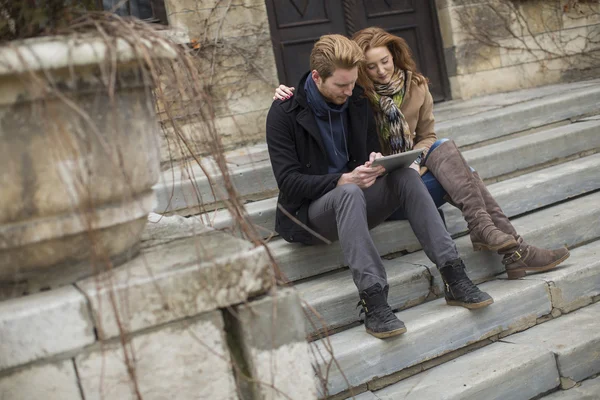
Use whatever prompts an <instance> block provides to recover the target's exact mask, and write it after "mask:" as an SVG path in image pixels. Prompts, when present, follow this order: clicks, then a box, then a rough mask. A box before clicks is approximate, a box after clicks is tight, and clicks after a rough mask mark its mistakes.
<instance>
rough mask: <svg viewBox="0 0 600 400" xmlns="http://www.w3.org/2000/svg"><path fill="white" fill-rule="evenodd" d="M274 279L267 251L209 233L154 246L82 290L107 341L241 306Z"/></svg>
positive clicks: (89, 281) (82, 285) (90, 281)
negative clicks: (195, 316)
mask: <svg viewBox="0 0 600 400" xmlns="http://www.w3.org/2000/svg"><path fill="white" fill-rule="evenodd" d="M271 280H272V269H271V264H270V261H269V259H268V257H267V254H266V250H265V249H264V248H263V247H256V248H253V246H252V244H251V243H249V242H245V241H243V240H240V239H237V238H234V237H232V236H230V235H227V234H225V233H223V232H217V231H210V232H206V233H204V234H201V235H197V236H193V237H188V238H185V239H181V240H176V241H174V242H171V243H168V244H166V245H162V246H156V247H152V248H150V249H148V250H147V251H144V252H142V253H141V254H140V255H139V256H138V257H136V258H135V259H134V260H132V261H130V262H128V263H126V264H124V265H123V266H121V268H119V269H116V270H114V271H111V272H108V273H104V274H102V275H99V276H96V277H93V278H89V279H86V280H83V281H81V282H78V283H77V286H78V287H79V288H80V289H81V291H83V292H84V293H85V295H86V296H87V297H88V299H89V301H90V304H91V307H92V311H93V316H94V320H95V323H96V326H97V330H98V335H99V336H100V337H101V338H102V339H106V338H111V337H115V336H118V335H119V333H120V329H123V330H124V331H125V332H135V331H138V330H140V329H144V328H149V327H152V326H156V325H159V324H164V323H167V322H170V321H174V320H178V319H182V318H186V317H191V316H194V315H198V314H200V313H203V312H206V311H210V310H214V309H215V308H219V307H227V306H230V305H233V304H237V303H241V302H243V301H245V300H246V299H247V298H248V296H250V295H252V294H256V293H261V292H263V291H264V290H266V289H267V288H268V287H269V286H270V285H271ZM117 316H118V319H117Z"/></svg>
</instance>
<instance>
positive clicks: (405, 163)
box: [372, 149, 423, 172]
mask: <svg viewBox="0 0 600 400" xmlns="http://www.w3.org/2000/svg"><path fill="white" fill-rule="evenodd" d="M421 153H423V149H417V150H410V151H405V152H404V153H398V154H394V155H391V156H385V157H382V158H378V159H377V160H375V161H373V164H372V165H373V166H374V167H375V166H377V165H383V167H384V168H385V170H386V172H392V171H394V170H396V169H398V168H406V167H410V164H412V163H413V162H414V161H415V160H416V159H417V158H418V157H419V155H421Z"/></svg>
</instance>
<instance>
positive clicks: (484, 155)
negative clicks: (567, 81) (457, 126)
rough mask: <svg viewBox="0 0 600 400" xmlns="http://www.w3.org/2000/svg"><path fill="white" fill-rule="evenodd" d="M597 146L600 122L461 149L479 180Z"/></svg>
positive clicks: (577, 123)
mask: <svg viewBox="0 0 600 400" xmlns="http://www.w3.org/2000/svg"><path fill="white" fill-rule="evenodd" d="M599 148H600V121H585V122H576V123H573V124H570V125H566V126H561V127H558V128H554V129H549V130H544V131H541V132H537V133H533V134H530V135H526V136H522V137H517V138H514V139H510V140H505V141H502V142H500V143H495V144H490V145H487V146H485V147H481V148H477V149H473V150H468V151H465V152H463V156H464V157H465V159H466V160H467V161H468V162H469V165H470V166H471V168H473V169H475V170H476V171H477V172H478V173H479V176H481V178H482V179H488V178H494V177H497V176H500V175H505V174H509V173H513V172H515V171H519V170H524V169H526V168H530V167H533V166H535V165H539V164H543V163H547V162H551V161H555V160H560V159H562V158H565V157H569V156H572V155H574V154H578V153H581V152H584V151H593V150H597V149H599Z"/></svg>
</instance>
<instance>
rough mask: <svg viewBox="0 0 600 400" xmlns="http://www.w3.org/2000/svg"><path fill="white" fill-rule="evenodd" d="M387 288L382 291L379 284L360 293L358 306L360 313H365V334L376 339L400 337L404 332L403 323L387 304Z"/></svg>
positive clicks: (386, 286)
mask: <svg viewBox="0 0 600 400" xmlns="http://www.w3.org/2000/svg"><path fill="white" fill-rule="evenodd" d="M388 290H389V286H388V285H385V287H384V288H383V289H382V288H381V285H380V284H379V283H376V284H375V285H373V286H371V287H369V288H368V289H366V290H363V291H362V292H360V301H359V302H358V305H360V306H362V307H363V309H362V310H361V313H362V312H364V313H365V329H366V330H367V333H370V334H371V335H373V336H375V337H376V338H379V339H383V338H387V337H391V336H396V335H401V334H403V333H404V332H406V326H404V322H402V321H400V320H399V319H398V317H396V316H395V315H394V313H393V312H392V308H391V307H390V306H389V304H388V302H387V297H388Z"/></svg>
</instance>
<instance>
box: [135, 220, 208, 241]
mask: <svg viewBox="0 0 600 400" xmlns="http://www.w3.org/2000/svg"><path fill="white" fill-rule="evenodd" d="M212 230H213V229H212V228H209V227H208V226H206V225H205V224H203V223H202V220H201V219H200V218H199V217H196V216H193V217H189V218H184V217H181V216H179V215H173V216H164V215H160V214H155V213H150V215H149V216H148V224H147V225H146V228H145V229H144V232H142V243H141V248H142V249H145V248H148V247H154V246H158V245H161V244H166V243H170V242H173V241H175V240H177V239H183V238H186V237H190V236H196V235H202V234H205V233H207V232H210V231H212Z"/></svg>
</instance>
